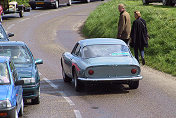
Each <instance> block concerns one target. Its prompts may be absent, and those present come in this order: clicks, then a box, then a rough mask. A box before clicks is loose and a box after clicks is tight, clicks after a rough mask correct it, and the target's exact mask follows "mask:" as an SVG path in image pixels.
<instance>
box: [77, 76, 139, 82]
mask: <svg viewBox="0 0 176 118" xmlns="http://www.w3.org/2000/svg"><path fill="white" fill-rule="evenodd" d="M78 80H80V81H131V80H132V81H133V80H134V81H136V80H142V76H137V77H123V78H120V77H119V78H78Z"/></svg>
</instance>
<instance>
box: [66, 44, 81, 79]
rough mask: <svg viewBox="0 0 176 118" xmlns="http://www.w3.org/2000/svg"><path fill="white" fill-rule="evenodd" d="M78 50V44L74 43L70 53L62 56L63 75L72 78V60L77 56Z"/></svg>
mask: <svg viewBox="0 0 176 118" xmlns="http://www.w3.org/2000/svg"><path fill="white" fill-rule="evenodd" d="M79 50H80V45H79V43H76V45H75V46H74V48H73V50H72V52H71V54H70V53H65V54H64V55H63V68H64V71H65V73H66V74H67V75H68V76H69V77H72V65H73V62H72V59H73V58H75V56H77V53H78V52H79Z"/></svg>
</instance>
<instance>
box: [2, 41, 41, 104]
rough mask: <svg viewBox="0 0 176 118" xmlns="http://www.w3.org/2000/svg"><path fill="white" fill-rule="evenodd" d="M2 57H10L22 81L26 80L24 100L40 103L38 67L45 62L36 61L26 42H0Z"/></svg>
mask: <svg viewBox="0 0 176 118" xmlns="http://www.w3.org/2000/svg"><path fill="white" fill-rule="evenodd" d="M0 56H10V57H11V59H12V61H13V62H14V65H15V67H16V70H17V72H18V73H19V76H20V78H21V80H24V85H23V98H24V100H26V99H31V100H32V103H33V104H39V103H40V76H39V72H38V68H37V65H38V64H42V63H43V60H41V59H34V57H33V55H32V52H31V51H30V49H29V48H28V47H27V45H26V44H25V43H24V42H20V41H6V42H0Z"/></svg>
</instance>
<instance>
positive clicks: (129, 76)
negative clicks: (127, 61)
mask: <svg viewBox="0 0 176 118" xmlns="http://www.w3.org/2000/svg"><path fill="white" fill-rule="evenodd" d="M140 72H141V70H140V67H139V66H136V65H99V66H92V67H88V68H87V69H86V70H85V72H84V76H82V77H79V78H78V80H80V81H86V82H108V81H109V82H119V83H128V82H130V81H138V80H141V79H142V76H141V75H140Z"/></svg>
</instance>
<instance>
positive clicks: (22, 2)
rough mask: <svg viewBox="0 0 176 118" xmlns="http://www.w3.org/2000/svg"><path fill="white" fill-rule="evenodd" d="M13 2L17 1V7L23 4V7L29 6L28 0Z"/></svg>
mask: <svg viewBox="0 0 176 118" xmlns="http://www.w3.org/2000/svg"><path fill="white" fill-rule="evenodd" d="M12 1H13V0H12ZM14 1H17V2H18V4H19V5H21V4H23V5H25V6H29V0H14Z"/></svg>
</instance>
